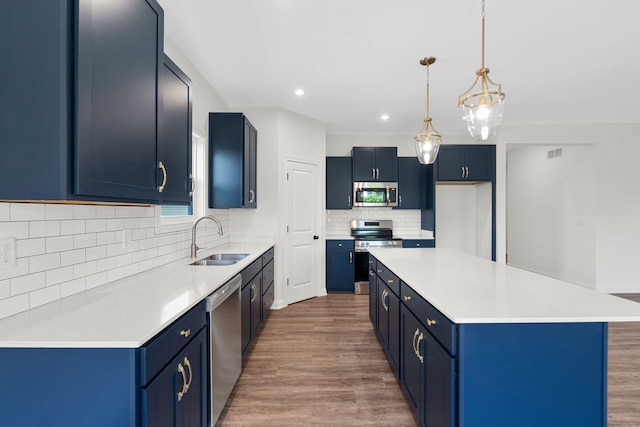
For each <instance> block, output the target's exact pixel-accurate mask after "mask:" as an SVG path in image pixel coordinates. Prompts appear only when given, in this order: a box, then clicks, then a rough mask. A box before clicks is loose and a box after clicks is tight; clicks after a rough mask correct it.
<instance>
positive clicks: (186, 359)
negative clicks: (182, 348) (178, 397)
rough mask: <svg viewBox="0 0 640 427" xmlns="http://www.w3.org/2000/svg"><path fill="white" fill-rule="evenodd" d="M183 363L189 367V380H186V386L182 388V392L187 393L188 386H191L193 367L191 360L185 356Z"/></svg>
mask: <svg viewBox="0 0 640 427" xmlns="http://www.w3.org/2000/svg"><path fill="white" fill-rule="evenodd" d="M184 364H185V366H186V367H187V369H189V382H187V385H186V387H185V388H184V394H187V392H188V391H189V387H191V381H192V380H193V369H192V368H191V362H189V358H188V357H186V356H185V358H184Z"/></svg>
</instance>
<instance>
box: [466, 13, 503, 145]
mask: <svg viewBox="0 0 640 427" xmlns="http://www.w3.org/2000/svg"><path fill="white" fill-rule="evenodd" d="M484 3H485V0H482V68H480V69H479V70H478V71H476V79H475V81H474V82H473V84H472V85H471V87H470V88H469V90H467V91H466V92H465V93H463V94H462V95H460V96H459V97H458V107H462V111H463V115H462V118H463V119H464V121H465V122H466V124H467V130H468V131H469V133H470V134H471V136H472V137H474V138H476V139H479V140H481V141H486V140H488V139H490V138H492V137H494V136H495V135H496V133H497V131H498V126H499V125H500V123H501V122H502V113H503V107H504V95H505V94H504V92H502V85H500V84H496V83H494V82H493V81H491V79H490V78H489V69H488V68H486V67H485V66H484V21H485V13H484Z"/></svg>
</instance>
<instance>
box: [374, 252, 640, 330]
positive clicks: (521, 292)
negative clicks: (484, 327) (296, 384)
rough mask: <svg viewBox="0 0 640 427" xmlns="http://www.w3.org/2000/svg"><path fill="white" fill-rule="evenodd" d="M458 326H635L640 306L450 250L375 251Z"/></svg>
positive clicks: (385, 263) (407, 282)
mask: <svg viewBox="0 0 640 427" xmlns="http://www.w3.org/2000/svg"><path fill="white" fill-rule="evenodd" d="M369 252H370V253H371V254H372V255H373V256H374V257H375V258H376V259H378V260H379V261H380V262H382V263H383V264H384V265H385V266H386V267H387V268H388V269H389V270H391V271H392V272H393V273H395V274H396V275H397V276H398V277H399V278H400V280H401V281H403V282H405V283H406V284H408V285H409V286H410V287H411V288H413V290H414V291H416V292H417V293H418V294H419V295H420V296H422V297H423V298H424V299H425V300H427V301H429V303H431V304H432V305H433V306H434V307H435V308H437V309H438V310H439V311H440V312H441V313H442V314H444V315H445V316H447V317H448V318H449V319H450V320H451V321H452V322H454V323H459V324H463V323H554V322H560V323H567V322H636V321H640V304H638V303H636V302H633V301H629V300H625V299H622V298H619V297H616V296H613V295H609V294H605V293H601V292H597V291H595V290H592V289H589V288H586V287H583V286H579V285H575V284H571V283H568V282H565V281H562V280H558V279H554V278H551V277H548V276H543V275H540V274H536V273H532V272H529V271H526V270H522V269H519V268H516V267H510V266H507V265H503V264H498V263H495V262H492V261H489V260H485V259H483V258H479V257H476V256H472V255H467V254H463V253H461V252H457V251H454V250H450V249H441V248H435V249H428V248H423V249H395V250H393V251H389V250H385V249H371V250H370V251H369Z"/></svg>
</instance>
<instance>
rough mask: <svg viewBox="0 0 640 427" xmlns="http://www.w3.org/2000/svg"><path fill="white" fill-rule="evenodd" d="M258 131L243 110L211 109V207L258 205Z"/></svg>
mask: <svg viewBox="0 0 640 427" xmlns="http://www.w3.org/2000/svg"><path fill="white" fill-rule="evenodd" d="M257 141H258V132H257V130H256V128H255V127H253V125H252V124H251V122H249V120H248V119H247V117H246V116H245V115H244V114H242V113H209V207H210V208H214V209H227V208H256V207H257V206H258V204H257V198H258V194H257V189H256V183H257V176H256V172H257V166H256V165H257Z"/></svg>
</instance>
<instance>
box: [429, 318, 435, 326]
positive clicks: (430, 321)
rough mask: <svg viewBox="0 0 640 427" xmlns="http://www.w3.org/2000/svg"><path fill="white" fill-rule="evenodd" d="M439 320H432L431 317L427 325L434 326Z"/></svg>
mask: <svg viewBox="0 0 640 427" xmlns="http://www.w3.org/2000/svg"><path fill="white" fill-rule="evenodd" d="M436 323H437V322H436V321H435V320H431V319H427V326H433V325H435V324H436Z"/></svg>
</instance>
